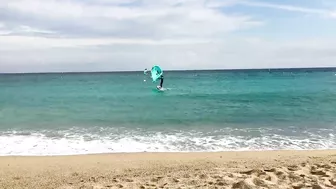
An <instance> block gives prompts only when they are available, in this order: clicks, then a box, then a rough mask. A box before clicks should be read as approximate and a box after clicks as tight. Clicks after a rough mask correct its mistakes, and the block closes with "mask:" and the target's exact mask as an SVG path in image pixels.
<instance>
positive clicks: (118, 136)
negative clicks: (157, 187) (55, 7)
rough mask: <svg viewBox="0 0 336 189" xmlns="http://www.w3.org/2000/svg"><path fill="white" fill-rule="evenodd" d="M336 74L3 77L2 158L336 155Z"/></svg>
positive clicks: (0, 79) (240, 72)
mask: <svg viewBox="0 0 336 189" xmlns="http://www.w3.org/2000/svg"><path fill="white" fill-rule="evenodd" d="M335 73H336V69H316V70H315V69H307V70H306V69H288V70H238V71H165V75H164V76H165V80H164V83H163V87H164V88H166V90H165V91H164V92H158V91H157V90H156V86H157V85H158V83H153V82H152V81H151V80H150V79H149V78H148V76H145V75H144V74H143V72H141V71H140V72H114V73H49V74H0V155H2V156H5V155H68V154H89V153H114V152H144V151H147V152H190V151H196V152H202V151H229V150H230V151H232V150H238V151H240V150H275V149H331V148H336V75H335ZM144 80H146V81H144Z"/></svg>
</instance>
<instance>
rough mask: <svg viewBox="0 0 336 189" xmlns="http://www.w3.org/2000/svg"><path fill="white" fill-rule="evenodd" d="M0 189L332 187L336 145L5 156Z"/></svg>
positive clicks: (335, 181)
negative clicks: (317, 148) (311, 148)
mask: <svg viewBox="0 0 336 189" xmlns="http://www.w3.org/2000/svg"><path fill="white" fill-rule="evenodd" d="M0 188H4V189H5V188H34V189H37V188H43V189H46V188H57V189H70V188H92V189H98V188H139V189H140V188H246V189H250V188H295V189H298V188H313V189H319V188H336V150H323V151H259V152H218V153H217V152H216V153H118V154H94V155H73V156H44V157H35V156H34V157H22V156H19V157H14V156H7V157H0Z"/></svg>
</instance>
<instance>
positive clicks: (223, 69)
mask: <svg viewBox="0 0 336 189" xmlns="http://www.w3.org/2000/svg"><path fill="white" fill-rule="evenodd" d="M326 69H327V70H333V69H335V70H336V66H334V67H278V68H277V67H275V68H231V69H225V68H214V69H211V68H210V69H209V68H208V69H167V70H164V71H165V72H183V71H249V70H255V71H258V70H260V71H263V70H273V71H274V70H277V71H280V70H326ZM142 71H143V70H114V71H113V70H110V71H48V72H47V71H46V72H0V74H1V75H2V74H3V75H5V74H81V73H128V72H142Z"/></svg>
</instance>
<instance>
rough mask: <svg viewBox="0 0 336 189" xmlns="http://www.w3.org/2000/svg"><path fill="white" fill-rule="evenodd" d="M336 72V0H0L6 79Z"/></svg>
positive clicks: (0, 60) (0, 59) (1, 64)
mask: <svg viewBox="0 0 336 189" xmlns="http://www.w3.org/2000/svg"><path fill="white" fill-rule="evenodd" d="M153 64H159V65H161V66H162V67H163V68H164V69H214V68H216V69H218V68H220V69H232V68H272V67H321V66H336V1H335V0H281V1H280V0H268V1H266V0H258V1H257V0H136V1H135V0H2V1H0V72H44V71H47V72H48V71H112V70H142V69H143V68H145V67H150V66H151V65H153Z"/></svg>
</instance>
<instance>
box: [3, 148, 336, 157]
mask: <svg viewBox="0 0 336 189" xmlns="http://www.w3.org/2000/svg"><path fill="white" fill-rule="evenodd" d="M333 151H335V153H336V148H330V149H260V150H251V149H248V150H225V151H178V152H176V151H142V152H140V151H139V152H101V153H100V152H98V153H79V154H56V155H0V159H1V158H4V157H72V156H74V157H76V156H77V157H78V156H106V155H111V156H113V155H144V154H162V155H163V154H176V155H178V154H221V153H227V154H230V153H290V152H294V153H300V152H302V153H307V152H333Z"/></svg>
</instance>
